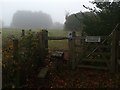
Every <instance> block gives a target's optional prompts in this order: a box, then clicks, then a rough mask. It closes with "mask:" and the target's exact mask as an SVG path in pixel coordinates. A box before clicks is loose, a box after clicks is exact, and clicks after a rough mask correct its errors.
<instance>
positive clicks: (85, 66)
mask: <svg viewBox="0 0 120 90" xmlns="http://www.w3.org/2000/svg"><path fill="white" fill-rule="evenodd" d="M77 67H78V68H90V69H97V70H108V68H107V67H102V66H101V67H100V66H92V65H78V66H77Z"/></svg>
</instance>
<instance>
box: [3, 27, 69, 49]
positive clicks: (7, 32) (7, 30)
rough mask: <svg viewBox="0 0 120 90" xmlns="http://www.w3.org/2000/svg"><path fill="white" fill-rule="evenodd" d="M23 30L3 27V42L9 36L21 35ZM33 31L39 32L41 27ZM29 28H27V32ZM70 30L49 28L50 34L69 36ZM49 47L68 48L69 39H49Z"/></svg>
mask: <svg viewBox="0 0 120 90" xmlns="http://www.w3.org/2000/svg"><path fill="white" fill-rule="evenodd" d="M21 30H22V29H12V28H11V29H10V28H3V29H2V38H3V43H4V42H5V40H6V39H7V37H8V36H11V35H14V36H15V37H18V38H19V37H20V36H21ZM32 31H33V32H38V31H40V30H39V29H34V30H32ZM27 32H28V30H26V33H27ZM67 35H68V31H64V30H48V36H67ZM48 43H49V49H52V50H53V49H55V50H56V49H65V50H66V49H68V45H67V40H57V41H56V40H49V41H48Z"/></svg>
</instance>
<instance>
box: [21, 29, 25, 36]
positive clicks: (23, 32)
mask: <svg viewBox="0 0 120 90" xmlns="http://www.w3.org/2000/svg"><path fill="white" fill-rule="evenodd" d="M24 36H25V30H24V29H23V30H22V35H21V37H24Z"/></svg>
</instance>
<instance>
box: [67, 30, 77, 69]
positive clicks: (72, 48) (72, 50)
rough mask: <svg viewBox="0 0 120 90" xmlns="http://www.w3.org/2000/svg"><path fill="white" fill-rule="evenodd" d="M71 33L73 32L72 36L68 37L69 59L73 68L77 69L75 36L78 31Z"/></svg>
mask: <svg viewBox="0 0 120 90" xmlns="http://www.w3.org/2000/svg"><path fill="white" fill-rule="evenodd" d="M70 34H71V37H70V38H68V44H69V45H68V46H69V60H70V63H69V64H70V67H71V68H72V70H74V69H75V36H76V33H75V32H72V33H70Z"/></svg>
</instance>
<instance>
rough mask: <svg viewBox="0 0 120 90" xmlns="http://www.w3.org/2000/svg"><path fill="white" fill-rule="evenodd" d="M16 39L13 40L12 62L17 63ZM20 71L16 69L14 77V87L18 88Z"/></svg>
mask: <svg viewBox="0 0 120 90" xmlns="http://www.w3.org/2000/svg"><path fill="white" fill-rule="evenodd" d="M18 58H19V57H18V39H13V60H14V61H15V62H17V63H20V62H19V59H18ZM16 67H17V68H19V66H16ZM19 75H20V71H19V69H17V75H16V86H17V87H19V86H20V76H19Z"/></svg>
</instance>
